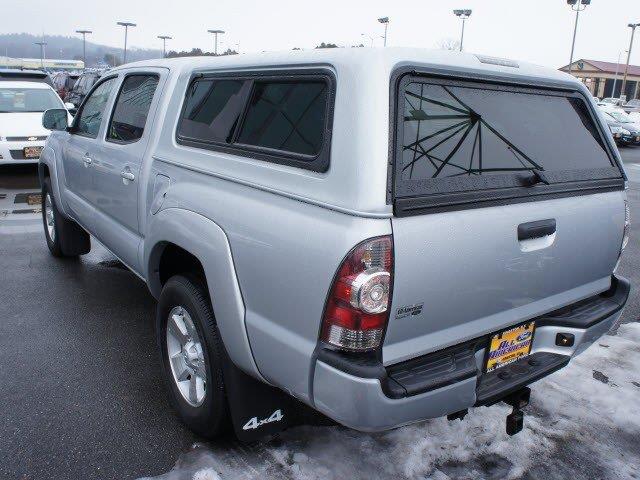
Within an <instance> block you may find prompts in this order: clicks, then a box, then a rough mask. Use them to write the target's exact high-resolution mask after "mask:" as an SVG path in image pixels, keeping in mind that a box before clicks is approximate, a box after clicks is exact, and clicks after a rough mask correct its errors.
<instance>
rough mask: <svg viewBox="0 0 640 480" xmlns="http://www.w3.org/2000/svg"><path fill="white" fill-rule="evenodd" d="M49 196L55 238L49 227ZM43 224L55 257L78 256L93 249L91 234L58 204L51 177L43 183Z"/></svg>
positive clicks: (48, 243) (45, 235) (48, 245)
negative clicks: (64, 213)
mask: <svg viewBox="0 0 640 480" xmlns="http://www.w3.org/2000/svg"><path fill="white" fill-rule="evenodd" d="M47 198H48V200H49V202H50V205H51V207H50V208H51V211H52V213H53V238H52V235H50V234H49V229H48V228H47V225H48V220H47ZM42 224H43V227H44V237H45V239H46V241H47V247H49V251H50V252H51V255H53V256H54V257H77V256H78V255H84V254H85V253H89V251H90V250H91V240H90V238H89V234H88V233H87V232H85V231H84V230H83V229H82V227H80V225H78V224H77V223H76V222H74V221H73V220H70V219H68V218H65V217H64V216H63V215H62V214H61V213H60V212H59V211H58V207H57V206H56V202H55V199H54V198H53V190H52V189H51V179H50V178H49V177H47V178H45V179H44V182H43V183H42Z"/></svg>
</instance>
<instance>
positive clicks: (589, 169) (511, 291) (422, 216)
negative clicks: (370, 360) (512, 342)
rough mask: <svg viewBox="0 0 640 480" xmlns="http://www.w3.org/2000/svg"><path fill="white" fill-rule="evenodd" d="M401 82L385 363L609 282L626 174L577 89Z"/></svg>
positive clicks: (501, 325) (537, 311)
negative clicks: (390, 287)
mask: <svg viewBox="0 0 640 480" xmlns="http://www.w3.org/2000/svg"><path fill="white" fill-rule="evenodd" d="M399 88H400V92H399V96H398V98H399V106H400V108H399V109H398V110H399V112H398V132H397V139H398V140H397V142H396V147H397V148H396V153H395V158H394V209H395V217H394V218H393V220H392V226H393V235H394V252H395V272H394V289H393V303H392V306H393V311H392V312H391V315H390V319H389V325H388V328H387V332H386V336H385V340H384V346H383V359H384V363H385V364H392V363H396V362H399V361H402V360H406V359H409V358H412V357H415V356H418V355H421V354H424V353H428V352H431V351H435V350H438V349H440V348H444V347H446V346H449V345H453V344H456V343H460V342H463V341H465V340H469V339H472V338H476V337H479V336H482V335H484V334H487V333H490V332H495V331H496V330H500V329H502V328H504V327H507V326H510V325H514V324H517V323H519V322H522V321H524V320H527V319H530V318H532V317H535V316H537V315H540V314H542V313H545V312H548V311H551V310H554V309H556V308H559V307H561V306H564V305H567V304H570V303H573V302H576V301H578V300H581V299H583V298H586V297H589V296H592V295H594V294H596V293H599V292H602V291H604V290H606V289H607V288H608V287H609V285H610V276H611V273H612V271H613V268H614V266H615V263H616V261H617V258H618V255H619V252H620V245H621V240H622V235H623V228H624V209H625V206H624V205H625V193H624V180H623V176H622V173H621V170H620V169H619V167H618V165H617V163H616V162H615V160H614V159H613V156H612V152H611V151H610V146H609V144H608V143H607V142H606V141H605V140H604V138H603V137H602V130H601V127H600V126H599V125H598V124H597V123H595V122H594V121H593V116H592V113H591V110H590V107H589V106H588V105H587V104H586V103H585V101H584V100H583V99H582V97H581V95H580V94H579V93H576V92H565V91H556V90H553V91H549V90H533V89H530V88H522V87H504V86H497V85H489V84H477V83H471V82H453V81H448V80H444V81H442V80H434V79H429V78H423V77H417V76H414V77H408V78H406V79H404V80H403V81H401V82H400V86H399Z"/></svg>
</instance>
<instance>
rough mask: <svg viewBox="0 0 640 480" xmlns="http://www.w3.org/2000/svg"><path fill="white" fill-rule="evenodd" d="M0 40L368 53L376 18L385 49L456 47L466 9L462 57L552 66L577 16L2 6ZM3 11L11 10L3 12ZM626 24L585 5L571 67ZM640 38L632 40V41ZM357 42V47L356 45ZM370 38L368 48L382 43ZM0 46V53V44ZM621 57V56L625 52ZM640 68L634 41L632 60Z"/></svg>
mask: <svg viewBox="0 0 640 480" xmlns="http://www.w3.org/2000/svg"><path fill="white" fill-rule="evenodd" d="M0 4H4V7H2V17H1V18H2V20H1V21H0V25H1V27H0V32H2V33H18V32H28V33H41V32H42V31H44V33H45V34H51V35H54V34H56V35H72V34H73V32H74V30H77V29H79V28H87V29H90V30H93V31H94V34H93V35H91V36H90V39H91V40H92V41H94V42H96V43H102V44H106V45H112V46H120V45H122V43H123V36H124V34H123V31H122V28H121V27H118V26H116V21H119V20H120V21H131V22H135V23H137V24H138V27H137V28H134V29H133V30H131V31H130V34H129V45H132V46H138V47H147V48H161V47H162V43H161V41H160V40H158V39H156V36H157V35H160V34H166V35H171V36H173V38H174V39H173V40H171V41H169V42H168V44H167V48H168V49H169V48H170V49H178V50H189V49H191V48H192V47H200V48H202V49H206V50H212V43H213V40H212V36H211V34H208V33H207V29H214V28H215V29H221V30H225V31H226V32H227V33H226V34H225V35H223V36H222V42H223V44H222V48H223V49H226V48H234V49H237V45H236V44H237V43H240V51H241V52H243V53H244V52H259V51H262V50H283V49H285V50H286V49H291V48H293V47H300V48H312V47H314V46H316V45H317V44H319V43H320V42H323V41H324V42H334V43H337V44H339V45H353V44H358V43H361V42H362V43H365V44H366V45H368V44H369V42H370V41H369V39H364V37H361V33H366V34H368V35H371V36H374V37H379V36H380V35H382V33H383V31H384V28H383V27H382V25H380V24H379V23H378V22H377V20H376V19H377V18H378V17H381V16H388V17H389V18H390V19H391V23H390V25H389V33H388V42H387V43H388V45H393V46H415V47H426V48H434V47H437V45H438V43H439V42H441V41H442V40H444V39H447V38H452V39H458V38H459V36H460V20H458V19H457V18H456V17H455V16H454V15H453V13H452V9H453V8H472V9H473V14H472V16H471V18H470V19H469V20H468V21H467V27H466V31H465V42H464V46H465V50H467V51H471V52H475V53H482V54H486V55H494V56H500V57H508V58H514V59H521V60H526V61H531V62H534V63H538V64H542V65H547V66H552V67H559V66H561V65H564V64H566V63H568V61H569V54H570V48H571V36H572V34H573V24H574V19H575V14H574V13H573V12H572V11H571V10H570V8H569V6H568V5H567V4H566V0H526V1H525V0H396V1H393V0H385V1H381V0H322V1H315V2H309V1H305V0H181V1H176V0H81V1H78V0H73V1H72V0H2V1H1V2H0ZM8 5H9V8H7V6H8ZM631 21H634V22H640V0H592V4H591V5H590V6H589V7H588V8H587V9H586V11H585V12H583V13H581V14H580V24H579V27H578V38H577V41H576V54H575V58H576V59H577V58H592V59H596V60H608V61H612V62H615V61H616V60H617V58H618V54H619V52H621V51H622V52H624V50H626V49H627V48H628V44H629V37H630V29H629V28H627V26H626V25H627V24H628V23H629V22H631ZM638 37H640V31H639V32H638ZM363 39H364V41H363ZM381 41H382V40H381V39H380V38H377V39H376V44H381ZM0 47H2V46H1V45H0ZM623 58H625V54H624V53H623ZM631 61H632V63H635V64H640V38H638V41H637V43H636V48H635V49H634V52H633V53H632V57H631Z"/></svg>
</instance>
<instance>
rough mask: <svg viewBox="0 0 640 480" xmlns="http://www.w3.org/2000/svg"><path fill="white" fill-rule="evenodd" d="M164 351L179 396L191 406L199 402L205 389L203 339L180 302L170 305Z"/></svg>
mask: <svg viewBox="0 0 640 480" xmlns="http://www.w3.org/2000/svg"><path fill="white" fill-rule="evenodd" d="M167 353H168V358H169V364H170V365H171V374H172V377H173V381H174V382H175V384H176V386H177V387H178V391H179V392H180V394H181V395H182V398H183V399H184V400H185V401H186V402H187V403H188V404H189V405H191V406H192V407H198V406H200V405H202V403H203V402H204V398H205V396H206V393H207V368H206V365H205V361H204V353H203V350H202V342H201V341H200V337H199V335H198V331H197V330H196V327H195V325H194V323H193V319H192V318H191V315H189V312H188V311H187V310H186V309H185V308H184V307H182V306H177V307H174V308H172V309H171V311H170V312H169V315H168V318H167Z"/></svg>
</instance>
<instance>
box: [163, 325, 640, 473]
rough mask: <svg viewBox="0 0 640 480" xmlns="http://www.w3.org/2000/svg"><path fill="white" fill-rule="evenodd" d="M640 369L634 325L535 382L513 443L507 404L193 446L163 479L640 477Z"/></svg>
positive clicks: (639, 331)
mask: <svg viewBox="0 0 640 480" xmlns="http://www.w3.org/2000/svg"><path fill="white" fill-rule="evenodd" d="M638 365H640V324H638V323H634V324H627V325H623V326H621V327H620V329H619V331H618V335H617V336H605V337H603V338H601V339H600V340H599V342H597V343H596V344H595V345H594V346H592V347H591V348H590V349H589V350H587V351H586V352H585V353H584V354H582V355H581V356H579V357H577V358H575V359H574V360H572V362H571V364H570V365H569V366H568V367H566V368H565V369H563V370H561V371H560V372H557V373H555V374H553V375H552V376H550V377H548V378H546V379H544V380H542V381H540V382H538V383H537V384H536V385H535V386H534V388H533V393H532V403H531V405H530V406H529V407H527V409H526V410H525V412H526V414H525V428H524V430H523V431H522V432H521V433H519V434H518V435H516V436H515V437H508V436H507V435H506V433H505V432H504V429H505V418H506V416H507V414H508V413H509V412H510V409H509V407H507V406H503V405H496V406H493V407H491V408H478V409H473V410H471V411H470V412H469V415H468V416H467V417H466V418H465V419H464V420H463V421H453V422H449V421H447V420H446V419H435V420H430V421H427V422H422V423H419V424H415V425H411V426H407V427H403V428H400V429H396V430H393V431H389V432H383V433H378V434H364V433H359V432H355V431H352V430H349V429H346V428H342V427H298V428H294V429H290V430H288V431H285V432H283V433H281V434H280V435H279V436H276V437H273V438H271V439H270V440H267V441H265V442H263V443H262V444H258V445H254V446H246V445H240V444H235V445H234V446H232V447H231V448H229V446H215V445H213V444H212V445H208V446H204V445H196V446H194V448H193V449H192V450H190V451H189V452H187V453H185V454H184V455H183V456H182V457H181V458H180V460H179V461H178V462H177V464H176V467H175V468H174V469H173V470H172V471H171V472H169V473H167V474H165V475H161V476H160V477H156V480H209V479H212V480H218V479H220V480H227V479H246V480H249V479H263V478H264V479H266V478H287V479H295V480H315V479H322V480H333V479H335V480H338V479H345V478H351V479H360V478H362V479H370V478H375V479H386V478H389V479H392V478H393V479H396V478H407V479H430V480H448V479H469V480H471V479H473V480H481V479H486V480H493V479H518V478H544V479H545V480H553V479H558V480H560V479H562V480H565V479H567V478H571V480H580V479H585V480H591V479H594V478H598V479H605V478H607V479H631V478H640V477H639V472H640V402H639V401H638V397H639V396H640V372H639V370H638Z"/></svg>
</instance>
